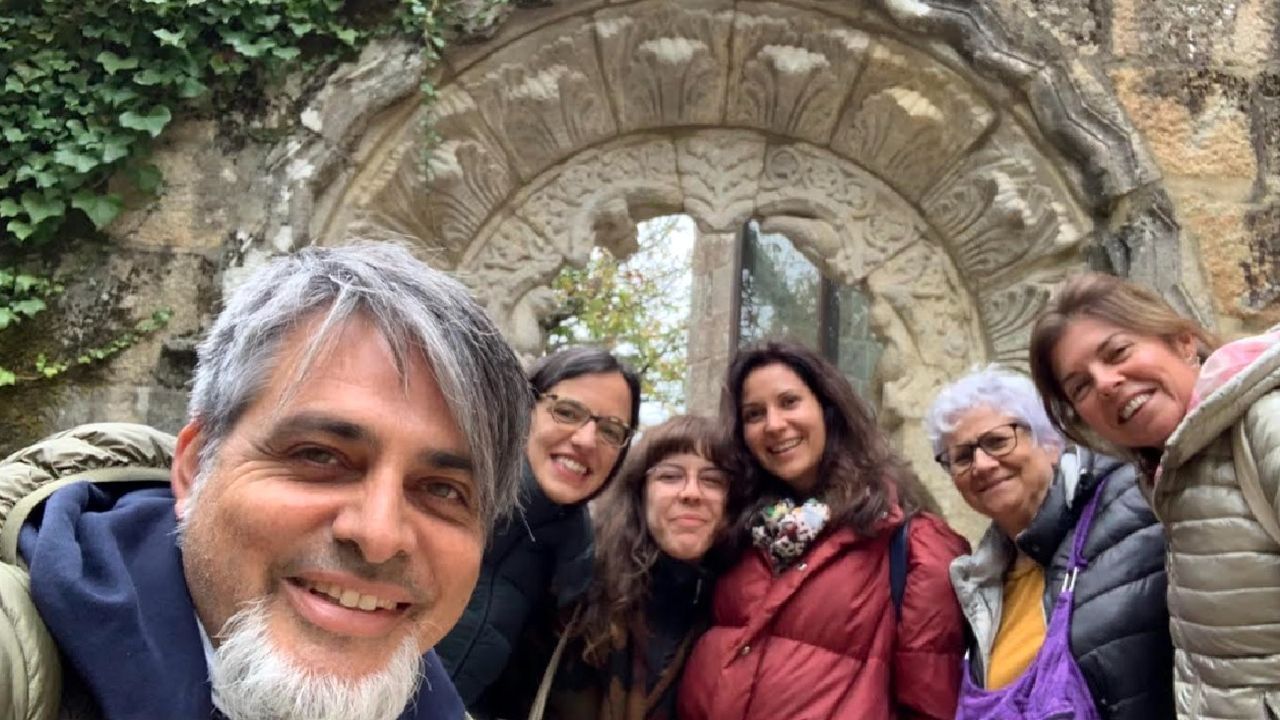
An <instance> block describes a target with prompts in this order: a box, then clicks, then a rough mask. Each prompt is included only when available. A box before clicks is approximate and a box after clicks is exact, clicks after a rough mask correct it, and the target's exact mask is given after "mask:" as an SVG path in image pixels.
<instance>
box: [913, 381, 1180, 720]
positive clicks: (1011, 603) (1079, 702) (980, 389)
mask: <svg viewBox="0 0 1280 720" xmlns="http://www.w3.org/2000/svg"><path fill="white" fill-rule="evenodd" d="M925 426H926V430H927V431H928V434H929V437H930V439H931V441H932V442H933V448H934V451H935V453H936V459H937V461H938V463H939V464H940V465H942V467H943V469H944V470H946V471H947V472H948V473H949V474H950V475H951V480H952V482H954V483H955V486H956V489H957V490H958V491H959V492H960V495H961V496H962V497H963V498H964V500H965V502H967V503H968V504H969V506H970V507H972V508H973V509H974V510H976V511H978V512H979V513H981V514H983V515H985V516H987V517H988V518H990V519H991V527H990V529H988V530H987V532H986V534H985V535H984V536H983V538H982V540H981V542H980V543H979V544H978V546H977V548H976V549H975V550H974V552H973V554H972V555H966V556H962V557H959V558H957V559H956V560H955V561H954V562H953V563H952V565H951V581H952V585H953V586H954V587H955V591H956V595H957V597H958V598H959V600H960V606H961V607H962V608H963V610H964V613H965V618H966V620H967V621H968V623H969V627H970V630H971V631H972V632H971V633H970V642H971V646H970V648H969V653H968V664H967V665H968V666H967V670H968V672H966V673H965V678H964V685H963V688H962V692H961V697H960V707H959V712H958V714H957V716H956V717H957V718H958V719H960V720H978V719H983V720H987V719H990V720H995V719H996V718H1000V719H1005V718H1022V717H1028V718H1029V717H1058V716H1059V715H1057V714H1055V713H1059V712H1063V713H1071V714H1066V715H1062V717H1074V718H1095V717H1096V718H1104V719H1106V720H1114V719H1121V718H1133V719H1134V720H1137V719H1138V718H1156V717H1170V716H1172V714H1173V677H1172V668H1173V649H1172V645H1171V642H1170V639H1169V623H1168V611H1167V609H1166V605H1165V587H1166V581H1165V572H1164V536H1163V533H1162V532H1161V527H1160V525H1159V523H1158V522H1157V521H1156V518H1155V516H1154V515H1153V514H1152V512H1151V509H1150V507H1148V505H1147V502H1146V500H1145V499H1144V498H1143V496H1142V494H1141V492H1140V490H1139V487H1138V483H1137V473H1136V471H1135V469H1134V468H1133V467H1132V466H1130V465H1127V464H1124V463H1122V462H1120V461H1118V460H1115V459H1113V458H1110V457H1107V456H1104V455H1099V454H1096V453H1093V452H1091V451H1089V450H1086V449H1084V448H1080V447H1074V446H1068V445H1066V444H1065V442H1064V440H1063V438H1062V436H1061V435H1060V434H1059V433H1058V431H1057V430H1056V429H1055V428H1054V426H1053V424H1052V423H1051V422H1050V420H1049V417H1048V416H1047V414H1046V413H1045V410H1044V405H1043V403H1042V402H1041V400H1040V396H1039V394H1037V392H1036V389H1035V386H1034V385H1033V384H1032V382H1031V380H1030V379H1028V378H1026V377H1024V376H1022V375H1019V374H1017V373H1014V372H1012V371H1010V370H1006V369H1002V368H1000V367H998V366H994V365H993V366H990V367H988V368H985V369H982V370H978V371H976V372H973V373H971V374H969V375H967V376H965V377H963V378H961V379H959V380H957V381H956V382H954V383H952V384H951V385H948V386H946V387H945V388H943V389H942V390H941V392H939V394H938V397H937V398H936V399H935V400H934V402H933V406H932V407H931V408H930V410H929V413H928V415H927V417H926V418H925ZM1037 713H1040V714H1037Z"/></svg>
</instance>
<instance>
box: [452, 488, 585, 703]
mask: <svg viewBox="0 0 1280 720" xmlns="http://www.w3.org/2000/svg"><path fill="white" fill-rule="evenodd" d="M521 504H522V507H523V510H522V511H521V512H518V513H516V514H515V515H514V516H513V517H512V518H511V519H510V520H509V521H507V522H506V523H504V524H502V525H500V526H499V527H497V528H495V529H494V533H493V535H492V536H491V537H490V539H489V543H488V545H487V547H486V549H485V554H484V560H483V561H482V562H481V565H480V578H479V580H478V581H477V583H476V589H475V592H473V593H472V594H471V600H470V602H468V603H467V609H466V610H465V611H464V612H463V614H462V618H461V619H460V620H459V621H458V624H457V625H455V626H454V628H453V630H452V631H450V632H449V634H448V635H446V636H445V638H444V639H443V640H441V641H440V643H439V644H437V645H436V648H435V649H436V653H437V654H439V655H440V659H441V660H443V661H444V664H445V667H446V668H447V669H448V670H449V676H450V678H452V680H453V683H454V685H455V686H457V688H458V693H459V694H460V695H461V696H462V700H463V702H464V703H466V705H467V708H468V709H469V710H471V711H472V712H473V713H474V714H476V715H477V717H485V716H487V715H488V714H489V713H488V712H486V711H485V710H484V707H483V706H484V705H486V704H487V703H485V702H483V701H482V698H481V696H482V695H483V694H484V692H485V690H486V689H488V688H489V687H490V686H491V685H493V684H494V683H495V682H496V681H497V680H498V679H499V677H501V676H502V674H503V670H504V669H505V668H506V667H507V664H508V662H510V661H511V659H512V654H513V651H514V649H515V648H516V646H517V644H518V643H525V642H528V641H529V638H528V634H529V627H528V626H529V625H530V624H531V622H533V621H535V619H537V618H546V617H548V616H551V615H554V614H555V613H556V612H557V611H558V610H561V609H564V608H567V607H570V606H572V605H573V603H575V602H576V601H577V600H578V599H579V598H580V597H581V596H582V594H583V593H584V592H585V591H586V589H587V587H588V586H589V585H590V583H591V575H592V572H591V570H592V552H593V546H592V541H591V537H592V533H591V521H590V517H589V516H588V515H587V508H586V505H585V504H577V505H557V504H555V503H554V502H552V501H551V500H550V499H549V498H548V497H547V496H546V494H544V493H543V492H542V488H540V487H539V486H538V483H537V481H536V480H534V478H533V474H532V473H531V472H530V471H529V468H528V466H527V465H526V467H525V477H524V480H523V484H522V486H521ZM538 624H539V625H540V627H541V626H542V625H546V624H545V623H541V622H539V623H538ZM545 629H546V632H547V633H554V628H553V627H551V626H550V625H546V628H545ZM546 643H547V644H550V645H554V643H555V637H554V636H552V637H549V638H547V639H546Z"/></svg>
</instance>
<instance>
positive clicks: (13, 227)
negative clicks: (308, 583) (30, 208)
mask: <svg viewBox="0 0 1280 720" xmlns="http://www.w3.org/2000/svg"><path fill="white" fill-rule="evenodd" d="M5 227H6V228H8V229H9V232H11V233H13V236H14V237H16V238H18V239H19V240H26V239H27V238H29V237H31V234H32V233H34V232H35V231H36V226H35V225H33V224H31V223H27V222H22V221H21V220H10V221H9V224H8V225H5Z"/></svg>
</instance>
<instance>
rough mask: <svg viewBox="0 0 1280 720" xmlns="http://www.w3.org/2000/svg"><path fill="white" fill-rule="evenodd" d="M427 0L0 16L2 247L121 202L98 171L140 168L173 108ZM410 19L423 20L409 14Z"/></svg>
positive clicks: (325, 0)
mask: <svg viewBox="0 0 1280 720" xmlns="http://www.w3.org/2000/svg"><path fill="white" fill-rule="evenodd" d="M429 8H430V6H428V5H424V3H423V2H421V0H406V1H404V2H401V3H399V4H397V5H396V6H395V8H394V10H393V12H392V16H391V20H390V22H384V23H383V24H382V25H381V26H380V27H375V28H373V29H372V30H371V29H366V28H362V27H360V26H358V25H357V24H356V23H355V19H353V18H351V17H349V16H348V15H347V14H345V13H344V6H343V3H342V2H341V0H286V1H284V2H268V1H265V0H221V1H220V2H213V1H205V0H89V1H87V2H84V1H81V0H26V1H21V0H18V1H14V2H9V3H7V7H6V11H5V12H4V13H3V14H0V68H7V72H6V73H5V75H4V78H3V85H0V128H4V131H3V133H4V139H5V142H4V144H0V220H2V221H3V222H0V246H2V245H4V244H8V245H20V244H24V243H39V242H42V241H47V240H49V239H50V238H53V237H55V236H56V235H57V233H58V231H59V230H60V229H61V228H62V227H63V226H64V224H65V223H66V222H67V221H69V220H72V219H74V217H75V216H76V215H77V213H78V214H80V215H81V218H82V219H83V220H86V221H87V222H88V223H89V224H90V225H91V226H92V227H94V228H99V229H101V228H102V227H103V226H105V225H106V224H107V223H109V222H111V220H112V219H114V217H115V216H116V214H117V213H119V212H120V209H121V202H120V198H119V196H118V195H117V194H115V193H113V192H112V191H111V188H109V187H108V185H107V180H108V179H109V178H110V177H112V176H113V175H115V174H116V173H117V171H119V170H121V169H126V168H128V167H129V166H130V165H131V164H133V165H136V166H138V167H139V168H145V158H146V151H147V147H148V144H149V142H150V141H151V140H152V139H153V138H155V137H157V136H159V135H160V133H161V132H162V131H163V130H164V128H165V127H167V126H168V125H169V123H170V122H172V121H173V117H174V114H175V112H177V111H179V110H182V109H190V108H193V107H194V108H199V107H210V106H219V107H222V106H226V105H229V104H233V103H235V102H236V101H237V100H240V99H242V95H243V93H244V92H245V91H246V90H253V89H255V88H256V89H260V88H261V87H263V85H264V83H266V82H268V81H270V80H272V79H274V78H278V77H280V76H281V75H282V74H283V73H284V72H286V71H288V70H290V69H292V68H293V67H294V65H295V64H296V62H295V61H298V59H299V58H300V57H301V56H302V55H303V49H304V47H307V48H315V49H318V51H317V52H313V53H311V55H310V56H309V57H311V58H321V57H328V56H334V55H342V54H344V53H347V52H349V51H351V50H352V49H354V48H356V47H357V46H358V45H359V44H360V43H361V42H363V41H364V40H365V39H366V38H367V37H368V36H369V34H370V33H371V32H373V31H377V30H382V31H388V30H403V29H405V28H408V27H413V26H414V23H415V18H420V17H423V16H425V14H427V13H428V12H429ZM419 27H421V26H419Z"/></svg>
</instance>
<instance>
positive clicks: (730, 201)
mask: <svg viewBox="0 0 1280 720" xmlns="http://www.w3.org/2000/svg"><path fill="white" fill-rule="evenodd" d="M677 147H678V148H679V167H680V187H681V189H682V190H683V192H684V198H685V203H684V204H685V207H686V208H687V209H688V211H689V212H690V213H693V215H694V217H695V219H697V220H698V221H699V222H700V224H701V225H702V227H703V228H704V229H710V230H714V231H717V232H737V231H738V230H739V229H740V228H741V227H742V224H743V223H744V222H746V221H747V220H748V219H749V218H750V217H751V215H752V213H753V212H754V211H755V202H756V191H757V188H758V187H759V182H760V172H761V169H762V167H763V165H764V154H765V141H764V138H763V137H761V136H760V135H759V134H758V133H753V132H746V131H739V130H716V131H703V132H700V133H697V134H695V135H692V136H689V137H685V138H681V139H680V141H679V143H678V145H677Z"/></svg>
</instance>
